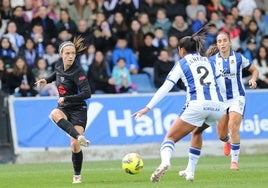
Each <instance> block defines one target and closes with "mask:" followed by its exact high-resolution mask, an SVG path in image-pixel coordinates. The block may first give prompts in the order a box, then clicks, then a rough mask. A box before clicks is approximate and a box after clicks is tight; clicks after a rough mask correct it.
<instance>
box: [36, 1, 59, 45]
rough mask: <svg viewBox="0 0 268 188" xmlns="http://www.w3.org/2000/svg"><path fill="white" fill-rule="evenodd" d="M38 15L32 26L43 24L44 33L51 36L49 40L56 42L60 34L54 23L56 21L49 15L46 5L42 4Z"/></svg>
mask: <svg viewBox="0 0 268 188" xmlns="http://www.w3.org/2000/svg"><path fill="white" fill-rule="evenodd" d="M37 14H38V16H37V17H36V18H34V19H32V22H31V23H32V26H34V25H41V26H42V27H43V31H44V33H46V35H47V36H48V38H49V42H52V43H54V42H55V41H56V38H57V36H58V33H57V28H56V26H55V24H54V21H53V20H52V19H51V18H49V17H48V9H47V7H46V6H40V7H39V8H38V13H37Z"/></svg>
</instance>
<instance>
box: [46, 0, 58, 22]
mask: <svg viewBox="0 0 268 188" xmlns="http://www.w3.org/2000/svg"><path fill="white" fill-rule="evenodd" d="M52 1H53V0H47V3H46V6H47V16H48V17H49V18H50V19H52V20H53V21H54V24H57V23H58V21H59V9H58V7H59V5H57V4H55V3H54V2H52Z"/></svg>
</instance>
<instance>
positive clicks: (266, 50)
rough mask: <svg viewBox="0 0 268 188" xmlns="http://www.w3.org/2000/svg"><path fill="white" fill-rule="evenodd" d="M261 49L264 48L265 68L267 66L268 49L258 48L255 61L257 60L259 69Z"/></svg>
mask: <svg viewBox="0 0 268 188" xmlns="http://www.w3.org/2000/svg"><path fill="white" fill-rule="evenodd" d="M261 48H264V50H265V52H266V56H265V62H266V66H268V49H267V48H265V47H264V46H260V47H259V48H258V50H257V54H256V60H257V63H258V65H259V66H260V67H262V64H261V56H260V49H261Z"/></svg>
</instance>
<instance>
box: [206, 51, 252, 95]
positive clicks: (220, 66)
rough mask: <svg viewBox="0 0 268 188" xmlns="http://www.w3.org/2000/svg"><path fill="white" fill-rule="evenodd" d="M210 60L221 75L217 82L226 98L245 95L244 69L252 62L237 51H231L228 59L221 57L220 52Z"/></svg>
mask: <svg viewBox="0 0 268 188" xmlns="http://www.w3.org/2000/svg"><path fill="white" fill-rule="evenodd" d="M209 60H210V61H211V62H212V63H213V64H215V67H216V72H217V73H216V75H219V78H218V79H217V83H218V85H219V87H220V90H221V94H222V96H223V98H224V100H229V99H233V98H237V97H239V96H245V87H244V84H243V81H242V69H243V68H245V67H249V66H250V65H251V64H252V62H250V61H249V60H248V59H246V58H245V57H244V56H243V55H242V54H240V53H238V52H235V51H231V52H230V56H229V57H228V58H227V59H225V58H223V57H221V55H220V53H217V54H215V55H214V56H211V57H210V58H209Z"/></svg>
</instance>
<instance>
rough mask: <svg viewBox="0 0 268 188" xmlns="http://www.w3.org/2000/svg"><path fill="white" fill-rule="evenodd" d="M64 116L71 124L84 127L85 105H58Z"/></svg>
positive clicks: (85, 120)
mask: <svg viewBox="0 0 268 188" xmlns="http://www.w3.org/2000/svg"><path fill="white" fill-rule="evenodd" d="M58 108H59V109H60V110H61V111H62V112H63V113H64V114H65V115H66V116H67V120H68V121H70V122H71V123H72V124H73V125H78V126H82V127H83V128H84V129H85V128H86V125H87V106H77V107H72V108H61V107H58Z"/></svg>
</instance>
